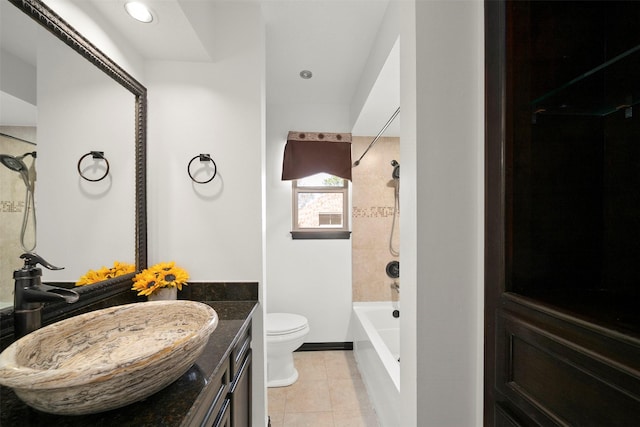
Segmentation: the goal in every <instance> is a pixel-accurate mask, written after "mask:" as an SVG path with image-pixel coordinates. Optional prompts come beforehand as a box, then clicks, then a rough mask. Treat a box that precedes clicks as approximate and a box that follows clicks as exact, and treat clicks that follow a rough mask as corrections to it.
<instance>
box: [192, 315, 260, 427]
mask: <svg viewBox="0 0 640 427" xmlns="http://www.w3.org/2000/svg"><path fill="white" fill-rule="evenodd" d="M205 393H206V395H205V397H204V398H203V400H202V402H203V403H202V404H201V405H200V407H199V408H198V410H197V411H196V413H195V414H194V417H193V421H192V422H191V423H190V424H189V425H192V426H199V427H247V426H250V425H251V323H250V322H249V323H247V324H246V325H245V326H244V327H243V328H242V329H241V330H240V331H239V332H238V335H237V340H236V341H235V344H234V345H233V346H232V347H231V351H230V352H229V357H228V358H227V359H225V360H224V362H223V365H222V367H221V368H220V369H219V372H218V374H217V375H216V376H215V377H214V378H213V379H212V381H211V382H210V383H209V385H208V386H207V390H206V392H205Z"/></svg>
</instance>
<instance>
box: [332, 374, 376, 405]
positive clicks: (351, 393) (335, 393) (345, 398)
mask: <svg viewBox="0 0 640 427" xmlns="http://www.w3.org/2000/svg"><path fill="white" fill-rule="evenodd" d="M329 394H330V396H331V408H332V410H334V411H368V410H371V407H370V404H369V397H368V395H367V390H366V389H365V387H364V384H363V383H362V381H361V380H360V379H359V378H350V379H332V380H330V381H329Z"/></svg>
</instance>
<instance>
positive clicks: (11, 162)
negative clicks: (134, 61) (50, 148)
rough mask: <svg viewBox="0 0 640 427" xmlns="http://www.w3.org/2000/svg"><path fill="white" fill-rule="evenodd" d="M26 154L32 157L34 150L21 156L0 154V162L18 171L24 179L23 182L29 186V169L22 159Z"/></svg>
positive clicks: (34, 153)
mask: <svg viewBox="0 0 640 427" xmlns="http://www.w3.org/2000/svg"><path fill="white" fill-rule="evenodd" d="M27 156H31V157H33V158H35V157H36V152H35V151H32V152H30V153H24V154H23V155H22V156H15V157H14V156H11V155H9V154H0V163H2V164H3V165H5V166H6V167H8V168H9V169H11V170H12V171H15V172H18V173H19V174H20V175H22V179H23V180H24V184H25V185H26V186H29V169H28V168H27V165H25V163H24V161H23V160H22V159H24V158H25V157H27Z"/></svg>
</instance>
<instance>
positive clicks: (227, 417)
mask: <svg viewBox="0 0 640 427" xmlns="http://www.w3.org/2000/svg"><path fill="white" fill-rule="evenodd" d="M230 404H231V402H230V401H229V399H225V400H224V402H223V404H222V408H221V409H220V413H219V414H218V417H217V418H216V420H215V422H214V423H213V427H231V412H230V411H229V408H230V406H231V405H230Z"/></svg>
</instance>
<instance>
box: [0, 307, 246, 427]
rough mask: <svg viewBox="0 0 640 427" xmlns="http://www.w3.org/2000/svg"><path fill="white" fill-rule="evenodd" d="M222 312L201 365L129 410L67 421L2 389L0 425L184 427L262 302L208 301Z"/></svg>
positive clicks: (121, 409) (122, 409)
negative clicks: (32, 406) (30, 405)
mask: <svg viewBox="0 0 640 427" xmlns="http://www.w3.org/2000/svg"><path fill="white" fill-rule="evenodd" d="M205 302H206V303H207V304H209V305H211V306H212V307H213V308H214V309H215V310H216V312H217V313H218V317H219V323H218V327H217V328H216V330H215V331H214V332H213V333H212V334H211V337H210V338H209V342H208V344H207V346H206V348H205V350H204V352H203V354H202V355H201V356H200V358H199V359H198V360H197V361H196V363H195V364H194V365H193V366H192V367H191V368H190V369H189V371H187V372H186V373H185V374H184V375H183V376H182V377H180V378H179V379H178V380H177V381H176V382H174V383H173V384H171V385H170V386H168V387H166V388H165V389H163V390H161V391H159V392H158V393H156V394H154V395H152V396H150V397H148V398H147V399H145V400H143V401H140V402H137V403H132V404H131V405H128V406H125V407H123V408H119V409H114V410H112V411H108V412H102V413H99V414H91V415H80V416H61V415H52V414H46V413H43V412H40V411H37V410H35V409H33V408H30V407H29V406H27V405H25V404H24V403H23V402H22V401H21V400H20V399H18V397H17V396H16V395H15V394H14V393H13V391H12V390H11V389H9V388H6V387H1V386H0V425H1V426H3V427H12V426H20V427H31V426H34V427H35V426H46V427H51V426H56V427H67V426H68V427H75V426H82V427H86V426H92V427H100V426H105V427H106V426H109V427H112V426H131V427H133V426H135V427H141V426H153V427H160V426H167V427H169V426H176V427H178V426H181V425H183V423H187V422H188V420H189V418H190V416H191V412H192V411H193V410H195V409H196V408H197V406H198V405H199V403H200V399H199V397H200V396H201V394H202V393H203V392H204V390H205V387H206V385H207V383H208V382H209V380H210V379H211V378H212V377H213V376H215V374H216V373H217V372H218V369H219V368H220V367H221V366H222V364H223V362H224V361H225V360H226V359H227V358H228V357H229V352H230V351H231V348H232V347H233V346H234V345H235V344H236V341H237V340H238V338H239V333H240V332H241V331H242V330H243V329H244V327H245V325H247V324H248V323H249V322H250V319H251V316H252V314H253V310H254V309H255V307H256V306H257V302H256V301H205Z"/></svg>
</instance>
